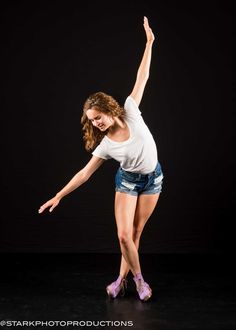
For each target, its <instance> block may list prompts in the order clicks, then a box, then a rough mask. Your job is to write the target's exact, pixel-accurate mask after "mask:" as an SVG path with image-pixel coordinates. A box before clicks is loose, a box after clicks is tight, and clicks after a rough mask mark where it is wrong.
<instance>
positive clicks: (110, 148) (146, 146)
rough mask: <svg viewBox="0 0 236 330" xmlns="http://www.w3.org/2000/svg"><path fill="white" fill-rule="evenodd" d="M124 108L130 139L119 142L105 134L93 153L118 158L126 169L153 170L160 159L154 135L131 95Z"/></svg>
mask: <svg viewBox="0 0 236 330" xmlns="http://www.w3.org/2000/svg"><path fill="white" fill-rule="evenodd" d="M124 109H125V116H124V120H125V122H126V123H127V125H128V127H129V133H130V136H129V138H128V140H125V141H123V142H117V141H113V140H111V139H110V138H108V137H107V136H106V135H105V136H104V138H103V139H102V141H101V142H100V144H99V145H98V146H97V147H96V149H95V150H94V151H93V152H92V154H93V155H94V156H97V157H100V158H103V159H110V158H113V159H115V160H117V161H118V162H119V163H120V166H121V168H123V169H124V170H125V171H129V172H135V173H141V174H147V173H150V172H153V171H154V169H155V167H156V165H157V161H158V157H157V148H156V143H155V141H154V139H153V136H152V134H151V132H150V131H149V129H148V127H147V125H146V124H145V122H144V120H143V117H142V115H141V112H140V110H139V108H138V106H137V104H136V102H135V100H134V99H133V98H132V97H131V96H128V97H127V99H126V101H125V104H124Z"/></svg>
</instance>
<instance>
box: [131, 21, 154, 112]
mask: <svg viewBox="0 0 236 330" xmlns="http://www.w3.org/2000/svg"><path fill="white" fill-rule="evenodd" d="M143 26H144V30H145V33H146V38H147V41H146V47H145V50H144V54H143V57H142V60H141V63H140V66H139V68H138V73H137V77H136V81H135V85H134V88H133V90H132V93H131V96H132V98H133V99H134V100H135V102H136V104H137V105H138V106H139V104H140V102H141V100H142V96H143V92H144V88H145V86H146V83H147V80H148V78H149V69H150V64H151V57H152V44H153V41H154V40H155V37H154V34H153V32H152V29H151V28H150V26H149V23H148V19H147V17H145V16H144V21H143Z"/></svg>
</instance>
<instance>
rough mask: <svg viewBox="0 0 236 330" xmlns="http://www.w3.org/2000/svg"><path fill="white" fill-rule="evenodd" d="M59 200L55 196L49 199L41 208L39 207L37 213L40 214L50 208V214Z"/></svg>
mask: <svg viewBox="0 0 236 330" xmlns="http://www.w3.org/2000/svg"><path fill="white" fill-rule="evenodd" d="M60 200H61V199H60V198H58V197H57V196H55V197H53V198H51V199H49V201H47V202H46V203H45V204H43V205H42V206H40V208H39V210H38V213H42V212H43V211H44V210H45V209H46V208H48V207H50V206H51V207H50V209H49V212H52V211H53V209H54V208H55V207H56V206H57V205H58V204H59V203H60Z"/></svg>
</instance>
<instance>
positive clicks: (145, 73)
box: [137, 71, 149, 82]
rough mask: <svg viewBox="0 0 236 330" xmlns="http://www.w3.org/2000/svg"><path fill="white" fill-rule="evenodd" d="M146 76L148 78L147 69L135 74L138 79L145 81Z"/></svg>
mask: <svg viewBox="0 0 236 330" xmlns="http://www.w3.org/2000/svg"><path fill="white" fill-rule="evenodd" d="M148 78H149V71H145V72H139V73H138V76H137V79H138V80H140V81H144V82H147V80H148Z"/></svg>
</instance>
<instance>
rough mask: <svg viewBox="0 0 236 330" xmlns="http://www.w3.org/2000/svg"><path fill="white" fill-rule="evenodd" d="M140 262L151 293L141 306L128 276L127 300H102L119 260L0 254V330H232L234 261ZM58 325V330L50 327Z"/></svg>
mask: <svg viewBox="0 0 236 330" xmlns="http://www.w3.org/2000/svg"><path fill="white" fill-rule="evenodd" d="M140 259H141V262H142V267H143V275H144V278H145V280H146V281H147V282H149V284H150V285H151V287H152V289H153V296H152V298H151V300H149V301H148V302H145V303H143V302H141V301H140V300H139V298H138V295H137V293H136V291H135V286H134V282H133V280H132V277H131V276H129V278H128V280H129V281H128V292H127V294H126V296H125V297H123V298H117V299H115V300H110V299H109V298H107V296H106V292H105V286H106V285H107V284H108V283H110V282H111V281H113V280H114V279H116V277H117V275H118V269H119V267H118V265H119V260H120V256H119V255H113V254H104V255H103V254H97V255H96V254H88V255H86V254H18V255H17V254H2V255H1V263H2V270H1V285H0V325H2V329H11V328H16V323H14V322H12V323H11V324H10V322H9V321H21V323H18V327H21V325H22V324H23V321H39V320H41V321H44V322H46V321H48V322H49V321H51V323H48V325H46V323H44V326H42V325H40V324H38V326H37V325H36V324H35V323H31V326H25V327H23V328H26V329H49V328H50V329H52V328H65V329H79V328H90V329H91V328H96V329H99V328H100V329H102V328H107V329H115V328H118V329H127V328H132V329H142V330H146V329H147V330H152V329H155V330H164V329H165V330H169V329H170V330H175V329H178V330H181V329H198V330H200V329H203V330H210V329H214V330H217V329H222V330H228V329H232V330H235V329H236V299H235V291H234V290H233V289H235V270H234V268H233V263H234V259H233V258H232V260H230V257H228V258H225V257H224V256H222V255H221V256H216V255H188V254H186V255H146V254H142V255H140ZM1 320H2V321H1ZM59 320H60V321H63V322H62V323H60V324H59V326H56V323H52V321H59ZM4 321H6V322H7V321H8V323H7V325H6V326H4V324H5V323H4ZM69 321H70V322H71V323H69ZM86 321H87V324H86V323H85V322H86ZM92 321H94V323H92ZM95 321H96V322H95ZM102 321H106V322H102ZM109 321H110V323H109ZM111 321H113V324H112V322H111ZM115 321H116V322H115ZM128 321H130V323H129V322H128ZM66 322H68V325H66ZM72 322H74V325H72ZM76 322H77V323H76ZM97 322H100V323H99V324H98V323H97ZM122 323H123V324H122ZM14 324H15V326H14V327H13V325H14ZM92 324H93V325H92ZM8 325H9V326H8ZM10 325H12V326H10ZM25 325H27V323H25ZM35 325H36V326H35ZM53 325H54V326H53ZM96 325H97V326H96Z"/></svg>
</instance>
